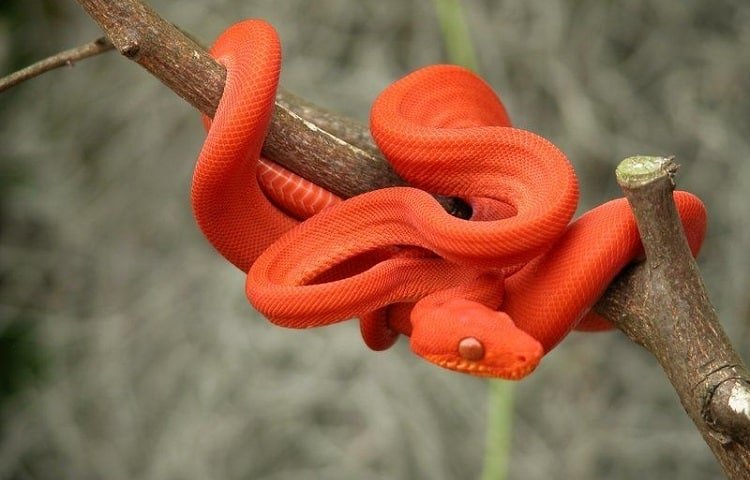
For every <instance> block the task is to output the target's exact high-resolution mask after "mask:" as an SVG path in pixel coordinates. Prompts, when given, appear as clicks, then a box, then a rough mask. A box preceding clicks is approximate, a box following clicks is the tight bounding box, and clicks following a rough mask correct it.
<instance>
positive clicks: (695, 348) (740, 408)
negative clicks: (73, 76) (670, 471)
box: [596, 157, 750, 479]
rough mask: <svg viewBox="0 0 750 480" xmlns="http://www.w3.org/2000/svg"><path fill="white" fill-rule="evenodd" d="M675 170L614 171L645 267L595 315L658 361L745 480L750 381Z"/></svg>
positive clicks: (654, 163) (656, 166)
mask: <svg viewBox="0 0 750 480" xmlns="http://www.w3.org/2000/svg"><path fill="white" fill-rule="evenodd" d="M675 170H676V165H675V163H674V161H673V159H672V158H663V157H631V158H628V159H625V160H624V161H623V162H622V163H621V164H620V166H619V167H618V168H617V179H618V182H619V183H620V186H621V187H622V189H623V191H624V192H625V196H626V197H627V199H628V201H629V202H630V205H631V208H632V209H633V213H634V215H635V218H636V222H637V224H638V229H639V232H640V234H641V239H642V241H643V246H644V249H645V251H646V262H645V264H644V265H643V267H641V268H634V269H631V271H630V273H629V274H628V275H626V276H624V277H622V278H621V280H620V282H618V283H619V284H620V285H618V286H617V287H612V288H610V290H609V292H608V293H607V295H606V296H605V297H604V298H603V299H602V300H601V301H600V302H599V303H598V304H597V306H596V309H597V311H598V312H599V313H601V314H603V315H604V316H606V317H607V318H609V319H610V320H611V321H612V322H613V323H614V324H615V325H616V326H617V327H618V328H619V329H620V330H622V331H623V332H625V333H626V334H627V335H628V336H629V337H630V338H631V339H632V340H633V341H635V342H636V343H638V344H640V345H643V346H644V347H645V348H646V349H647V350H648V351H649V352H651V353H652V354H653V355H654V356H655V357H656V359H657V360H658V361H659V363H660V364H661V366H662V368H663V369H664V371H665V373H666V374H667V377H668V378H669V381H670V382H671V383H672V385H673V386H674V388H675V391H676V392H677V394H678V395H679V397H680V401H681V402H682V405H683V407H684V408H685V411H686V412H687V414H688V415H689V416H690V418H691V419H692V420H693V422H694V423H695V425H696V427H698V430H699V431H700V432H701V434H702V435H703V438H704V440H705V441H706V444H708V446H709V447H710V448H711V450H712V451H713V453H714V455H715V456H716V458H717V459H718V460H719V462H720V463H721V465H722V468H724V471H725V473H726V474H727V476H728V477H729V478H731V479H747V478H748V475H750V473H749V472H750V448H748V447H750V443H748V439H750V374H749V373H748V371H747V368H746V367H745V366H744V365H743V363H742V359H741V358H740V357H739V355H738V354H737V352H735V351H734V349H733V348H732V345H731V343H730V342H729V339H728V338H727V336H726V334H725V333H724V331H723V330H722V328H721V325H720V324H719V320H718V318H717V315H716V311H715V310H714V308H713V306H712V305H711V302H710V300H709V299H708V295H707V293H706V289H705V286H704V285H703V281H702V279H701V277H700V273H699V271H698V267H697V265H696V263H695V260H694V259H693V257H692V255H691V253H690V248H689V247H688V244H687V240H686V238H685V235H684V232H683V229H682V223H681V221H680V218H679V216H678V214H677V209H676V208H675V204H674V200H673V198H672V191H673V189H674V179H673V175H674V172H675ZM625 285H628V286H632V287H633V288H629V290H631V293H629V294H628V295H627V296H622V297H621V296H620V294H619V293H617V292H616V291H615V289H619V288H621V287H622V288H624V287H625ZM636 286H637V287H638V288H635V287H636Z"/></svg>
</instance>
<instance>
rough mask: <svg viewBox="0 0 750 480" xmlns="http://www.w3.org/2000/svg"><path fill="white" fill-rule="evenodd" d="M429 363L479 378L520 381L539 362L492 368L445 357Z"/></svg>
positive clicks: (435, 357)
mask: <svg viewBox="0 0 750 480" xmlns="http://www.w3.org/2000/svg"><path fill="white" fill-rule="evenodd" d="M425 358H426V359H427V360H428V361H430V362H432V363H434V364H436V365H438V366H440V367H443V368H447V369H449V370H454V371H457V372H461V373H469V374H471V375H475V376H478V377H495V378H503V379H506V380H519V379H521V378H523V377H525V376H527V375H528V374H530V373H531V372H533V371H534V370H535V369H536V367H537V365H539V362H533V363H528V364H525V365H519V366H514V367H490V366H487V365H485V364H483V363H480V362H472V361H469V360H463V359H461V360H456V359H446V358H444V357H442V358H441V357H438V356H434V357H432V358H431V357H425Z"/></svg>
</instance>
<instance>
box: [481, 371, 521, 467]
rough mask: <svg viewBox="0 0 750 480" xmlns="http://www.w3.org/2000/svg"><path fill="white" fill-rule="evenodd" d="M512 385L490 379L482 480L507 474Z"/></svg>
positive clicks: (511, 421)
mask: <svg viewBox="0 0 750 480" xmlns="http://www.w3.org/2000/svg"><path fill="white" fill-rule="evenodd" d="M513 390H514V385H513V384H512V383H510V382H506V381H504V380H490V382H489V398H488V402H487V404H488V405H487V438H486V440H485V441H486V443H485V447H484V466H483V467H482V480H503V479H505V478H506V477H507V475H508V460H509V458H510V442H511V436H512V435H511V433H512V427H513Z"/></svg>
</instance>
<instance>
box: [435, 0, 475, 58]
mask: <svg viewBox="0 0 750 480" xmlns="http://www.w3.org/2000/svg"><path fill="white" fill-rule="evenodd" d="M434 2H435V12H436V13H437V18H438V22H439V23H440V29H441V31H442V34H443V40H444V41H445V49H446V52H447V54H448V55H447V56H448V59H449V60H450V61H451V62H453V63H455V64H457V65H463V66H464V67H466V68H470V69H472V70H475V71H476V70H477V69H478V62H477V56H476V53H475V52H474V46H473V44H472V42H471V36H470V35H469V28H468V25H467V23H466V17H465V16H464V12H463V8H462V7H461V1H460V0H434Z"/></svg>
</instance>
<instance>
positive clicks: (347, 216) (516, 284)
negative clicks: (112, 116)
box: [192, 20, 706, 379]
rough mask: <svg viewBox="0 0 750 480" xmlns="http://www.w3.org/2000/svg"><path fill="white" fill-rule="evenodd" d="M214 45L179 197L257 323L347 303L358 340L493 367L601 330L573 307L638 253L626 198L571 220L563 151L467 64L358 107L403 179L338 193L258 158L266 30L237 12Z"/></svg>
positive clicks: (266, 88) (270, 64) (274, 60)
mask: <svg viewBox="0 0 750 480" xmlns="http://www.w3.org/2000/svg"><path fill="white" fill-rule="evenodd" d="M212 54H213V55H214V56H215V58H216V59H217V60H218V61H219V62H221V63H222V64H223V65H224V66H225V67H226V69H227V79H226V85H225V89H224V93H223V96H222V99H221V102H220V104H219V107H218V109H217V111H216V115H215V117H214V119H213V122H211V121H208V120H206V124H207V125H208V126H210V128H209V130H208V134H207V137H206V140H205V143H204V145H203V148H202V150H201V153H200V156H199V159H198V163H197V166H196V170H195V174H194V179H193V187H192V203H193V209H194V213H195V217H196V219H197V221H198V224H199V226H200V228H201V229H202V231H203V233H204V234H205V235H206V237H207V238H208V240H209V241H210V242H211V243H212V244H213V245H214V247H215V248H216V249H217V250H218V251H219V252H220V253H221V254H222V255H223V256H224V257H226V258H227V259H228V260H229V261H230V262H232V263H233V264H234V265H236V266H237V267H238V268H240V269H242V270H243V271H245V272H248V273H247V280H246V292H247V295H248V298H249V299H250V301H251V303H252V304H253V305H254V306H255V307H256V308H257V309H258V310H259V311H260V312H261V313H263V314H264V315H265V316H266V317H267V318H268V319H269V320H270V321H272V322H273V323H275V324H278V325H282V326H285V327H292V328H310V327H317V326H323V325H328V324H331V323H335V322H339V321H342V320H346V319H349V318H353V317H361V327H362V328H361V330H362V335H363V337H364V339H365V341H366V343H367V344H368V345H369V346H371V347H372V348H375V349H384V348H387V347H388V346H390V345H391V344H392V343H393V341H394V340H395V339H396V337H397V336H398V334H405V335H408V336H410V342H411V347H412V350H413V351H414V352H415V353H416V354H418V355H420V356H422V357H423V358H425V359H426V360H428V361H430V362H433V363H435V364H437V365H440V366H442V367H445V368H449V369H452V370H457V371H461V372H466V373H471V374H474V375H482V376H494V377H502V378H508V379H517V378H521V377H523V376H525V375H527V374H528V373H529V372H531V371H532V370H533V369H534V368H535V367H536V366H537V364H538V363H539V361H540V359H541V358H542V356H543V355H544V354H545V353H546V352H548V351H549V350H550V349H551V348H553V347H554V346H555V345H556V344H557V343H558V342H559V341H560V340H561V339H562V338H563V337H564V336H565V335H566V334H567V333H568V332H569V331H570V330H571V329H573V328H576V327H578V328H581V329H601V328H606V326H607V324H606V322H604V320H602V319H600V318H598V317H596V316H595V315H594V314H589V313H587V310H588V309H589V308H590V307H591V305H592V304H593V303H594V302H595V301H596V300H597V299H598V297H599V296H600V295H601V294H602V293H603V291H604V290H605V289H606V287H607V285H608V284H609V282H610V281H611V280H612V279H613V278H614V277H615V276H616V275H617V273H618V272H619V271H620V270H621V269H622V268H623V267H624V266H625V265H627V264H628V263H629V262H631V261H632V260H633V259H635V258H636V257H638V256H639V255H641V254H642V247H641V244H640V240H639V236H638V231H637V228H636V225H635V222H634V219H633V216H632V214H631V212H630V209H629V207H628V205H627V203H626V201H625V200H623V199H619V200H614V201H611V202H608V203H606V204H604V205H602V206H600V207H598V208H595V209H593V210H591V211H590V212H588V213H586V214H585V215H583V216H582V217H581V218H579V219H578V220H577V221H575V222H573V223H570V220H571V217H572V215H573V213H574V211H575V209H576V204H577V200H578V183H577V180H576V177H575V174H574V171H573V169H572V167H571V165H570V163H569V162H568V160H567V159H566V157H565V156H564V155H563V153H562V152H560V150H558V149H557V148H556V147H555V146H554V145H552V144H551V143H550V142H548V141H547V140H545V139H543V138H542V137H539V136H538V135H535V134H533V133H531V132H528V131H524V130H520V129H516V128H513V127H511V125H510V121H509V119H508V116H507V114H506V112H505V109H504V107H503V105H502V103H501V102H500V100H499V99H498V97H497V96H496V95H495V94H494V92H493V91H492V89H491V88H490V87H489V86H488V85H487V84H486V83H485V82H483V81H482V80H481V79H480V78H478V77H477V76H476V75H475V74H473V73H471V72H470V71H468V70H465V69H462V68H459V67H456V66H448V65H438V66H432V67H427V68H423V69H421V70H418V71H416V72H414V73H412V74H410V75H408V76H407V77H405V78H403V79H401V80H399V81H398V82H396V83H394V84H393V85H391V86H390V87H388V88H387V89H386V90H385V91H384V92H383V93H382V94H381V95H380V96H379V97H378V99H377V100H376V101H375V103H374V105H373V108H372V113H371V129H372V134H373V136H374V138H375V140H376V142H377V144H378V146H379V147H380V149H381V150H382V151H383V153H384V154H385V156H386V157H387V158H388V160H389V162H391V163H392V165H393V167H394V169H395V170H396V171H397V172H398V173H399V174H400V175H401V176H402V177H403V178H404V179H406V180H407V181H409V183H410V184H411V185H413V186H414V187H417V188H411V187H394V188H388V189H383V190H378V191H374V192H369V193H366V194H364V195H359V196H357V197H354V198H351V199H348V200H346V201H340V200H338V199H337V198H336V197H334V196H333V195H331V194H329V193H328V192H325V191H324V190H322V189H321V188H320V187H317V186H315V185H313V184H310V183H309V182H305V181H303V180H301V179H299V178H297V177H295V176H293V175H291V174H289V173H288V172H285V171H284V170H283V169H281V168H280V167H277V166H274V165H273V164H271V163H269V162H266V161H264V160H261V159H260V158H259V156H260V150H261V146H262V143H263V139H264V137H265V133H266V130H267V128H268V123H269V119H270V115H271V112H272V109H273V105H274V98H275V92H276V88H277V84H278V76H279V70H280V63H281V54H280V46H279V41H278V38H277V35H276V33H275V31H274V30H273V28H272V27H271V26H270V25H268V24H267V23H265V22H263V21H259V20H248V21H243V22H240V23H238V24H236V25H233V26H232V27H230V28H229V29H227V30H226V31H225V32H224V33H223V34H222V35H221V36H220V37H219V39H218V40H217V41H216V43H215V45H214V47H213V48H212ZM427 192H430V193H427ZM431 194H440V195H449V196H455V197H460V198H463V199H466V201H467V202H469V204H470V205H471V206H472V207H473V215H472V218H471V219H470V220H462V219H458V218H455V217H452V216H451V215H449V214H447V213H446V212H445V211H444V210H443V209H442V207H441V206H440V205H439V204H438V203H437V202H436V201H435V200H434V198H433V197H432V195H431ZM269 197H270V198H272V199H273V201H272V200H269ZM298 198H301V199H302V200H297V199H298ZM674 198H675V201H676V204H677V206H678V209H679V213H680V216H681V218H682V220H683V223H684V226H685V231H686V234H687V237H688V241H689V243H690V245H691V248H692V249H693V252H694V253H697V250H698V248H699V247H700V243H701V241H702V239H703V236H704V231H705V223H706V219H705V211H704V209H703V205H702V204H701V202H700V200H698V199H697V198H696V197H695V196H693V195H691V194H689V193H686V192H675V195H674ZM313 213H315V214H314V215H313ZM295 215H296V216H297V217H306V216H309V215H312V216H311V217H310V218H309V219H307V220H305V221H304V222H302V223H299V221H298V219H297V218H295Z"/></svg>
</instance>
